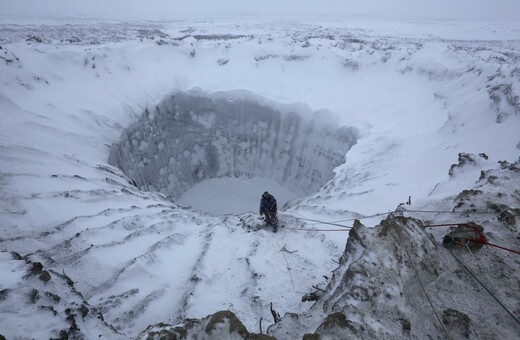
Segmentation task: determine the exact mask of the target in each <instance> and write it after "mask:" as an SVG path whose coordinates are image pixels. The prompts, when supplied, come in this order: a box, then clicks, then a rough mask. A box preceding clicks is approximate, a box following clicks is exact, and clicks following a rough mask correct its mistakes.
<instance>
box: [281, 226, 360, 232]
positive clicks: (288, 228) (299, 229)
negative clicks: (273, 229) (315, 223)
mask: <svg viewBox="0 0 520 340" xmlns="http://www.w3.org/2000/svg"><path fill="white" fill-rule="evenodd" d="M283 229H287V230H294V231H343V232H345V231H350V229H352V227H350V228H349V229H305V228H290V227H283Z"/></svg>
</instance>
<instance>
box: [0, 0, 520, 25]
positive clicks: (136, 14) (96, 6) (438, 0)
mask: <svg viewBox="0 0 520 340" xmlns="http://www.w3.org/2000/svg"><path fill="white" fill-rule="evenodd" d="M0 13H1V14H2V15H31V16H55V15H58V16H61V15H74V16H76V15H79V16H87V17H107V18H120V19H130V18H133V19H182V18H187V17H207V16H223V15H241V14H275V15H276V14H282V15H291V14H294V15H298V14H365V15H377V16H381V15H383V16H392V17H418V18H425V17H426V18H491V19H516V20H518V21H520V19H519V18H520V0H0Z"/></svg>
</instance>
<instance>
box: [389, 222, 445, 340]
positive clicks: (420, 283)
mask: <svg viewBox="0 0 520 340" xmlns="http://www.w3.org/2000/svg"><path fill="white" fill-rule="evenodd" d="M397 232H399V229H397ZM390 235H392V238H393V239H394V241H395V242H396V243H397V244H399V242H398V240H397V239H396V237H395V236H394V234H393V233H390ZM402 248H403V249H404V252H405V254H406V256H407V257H408V261H409V262H410V265H411V266H412V269H413V271H414V275H415V278H416V279H417V281H419V285H420V286H421V289H422V291H423V293H424V295H425V296H426V300H428V303H429V304H430V307H431V308H432V310H433V313H434V314H435V317H436V318H437V321H439V324H440V325H441V328H442V330H443V331H444V334H446V338H448V339H451V337H450V335H449V334H448V331H447V330H446V328H445V327H444V324H443V323H442V321H441V318H440V317H439V314H438V313H437V311H436V310H435V307H434V306H433V303H432V300H431V299H430V297H429V296H428V293H427V292H426V288H425V287H424V284H423V283H422V280H421V278H420V277H419V272H418V271H417V268H416V267H415V264H414V263H413V261H412V257H411V256H410V253H408V249H407V248H406V245H404V244H403V247H402Z"/></svg>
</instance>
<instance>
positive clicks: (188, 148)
mask: <svg viewBox="0 0 520 340" xmlns="http://www.w3.org/2000/svg"><path fill="white" fill-rule="evenodd" d="M280 107H281V106H280ZM305 111H309V110H308V109H307V110H305V109H302V108H299V109H298V107H296V106H293V107H291V108H288V107H287V106H285V107H283V108H281V109H277V108H276V106H274V105H269V104H266V103H262V102H261V101H260V100H259V99H255V98H253V97H252V96H249V97H248V96H233V95H225V94H222V93H221V94H219V95H216V94H213V95H208V94H203V93H200V92H175V93H174V94H172V95H170V96H168V97H166V98H165V99H164V100H163V101H162V102H161V103H160V104H158V105H157V106H156V107H155V108H153V109H151V110H148V109H147V110H146V111H145V112H144V113H143V115H142V116H141V118H140V119H139V120H138V121H137V122H136V123H134V124H133V125H131V126H129V127H128V128H127V129H126V130H125V131H124V132H123V134H122V136H121V139H120V142H119V143H117V144H114V145H113V146H112V149H111V152H110V158H109V163H110V164H112V165H114V166H117V167H119V168H120V169H121V170H123V172H124V173H125V174H126V175H128V176H129V177H130V178H132V179H134V180H135V181H136V183H137V185H138V186H139V187H140V188H141V189H143V190H150V191H160V192H162V193H164V194H167V195H169V196H171V197H172V198H176V197H179V196H180V195H181V194H182V193H183V192H185V191H186V190H187V189H189V188H190V187H192V186H193V185H195V184H197V183H198V182H200V181H203V180H205V179H209V178H215V177H254V176H258V177H269V178H273V179H275V180H276V181H277V182H278V183H280V184H281V185H283V186H284V187H286V188H288V189H290V190H292V191H293V192H295V193H298V194H302V195H303V194H307V193H311V192H314V191H316V190H318V189H319V188H320V187H321V186H323V185H324V184H325V183H326V182H327V181H328V180H330V179H331V178H332V177H333V169H334V168H335V167H337V166H338V165H340V164H342V163H343V162H344V161H345V154H346V153H347V151H348V150H349V149H350V148H351V147H352V145H354V144H355V143H356V131H355V130H354V129H353V128H349V127H338V125H337V122H336V121H335V120H334V119H333V115H332V114H331V113H330V112H325V111H316V112H305Z"/></svg>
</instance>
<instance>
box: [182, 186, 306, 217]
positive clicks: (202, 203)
mask: <svg viewBox="0 0 520 340" xmlns="http://www.w3.org/2000/svg"><path fill="white" fill-rule="evenodd" d="M264 191H268V192H270V193H271V194H272V195H274V197H275V198H276V201H277V203H278V206H279V207H280V208H281V207H283V205H284V204H285V203H286V202H288V201H290V200H292V199H294V198H296V197H297V194H295V193H293V192H291V191H289V190H287V189H286V188H284V187H283V186H282V185H280V184H279V183H277V182H276V181H273V180H272V179H270V178H260V177H253V178H243V177H227V178H213V179H208V180H205V181H202V182H200V183H198V184H196V185H194V186H193V187H191V188H190V189H189V190H188V191H186V192H185V193H184V194H182V196H181V197H179V199H178V200H177V202H179V203H181V204H185V205H189V206H191V207H192V208H195V209H197V210H201V211H205V212H209V213H211V214H214V215H224V214H241V213H246V212H251V211H254V212H256V210H257V209H255V207H256V206H260V197H261V196H262V194H263V192H264Z"/></svg>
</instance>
